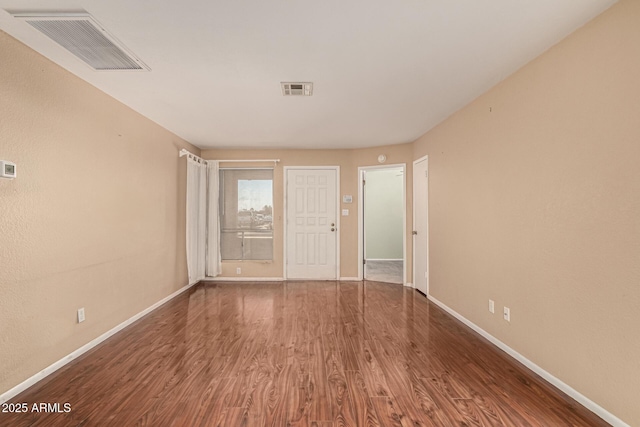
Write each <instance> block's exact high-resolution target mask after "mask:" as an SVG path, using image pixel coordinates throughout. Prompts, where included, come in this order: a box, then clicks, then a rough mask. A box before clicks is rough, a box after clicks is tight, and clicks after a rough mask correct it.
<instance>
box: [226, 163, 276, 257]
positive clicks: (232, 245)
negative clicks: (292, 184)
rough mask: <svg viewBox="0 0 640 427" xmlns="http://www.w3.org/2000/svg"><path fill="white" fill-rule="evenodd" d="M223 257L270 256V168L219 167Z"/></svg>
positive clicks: (271, 216)
mask: <svg viewBox="0 0 640 427" xmlns="http://www.w3.org/2000/svg"><path fill="white" fill-rule="evenodd" d="M220 225H221V245H220V251H221V255H222V259H223V260H271V259H273V170H272V169H221V170H220Z"/></svg>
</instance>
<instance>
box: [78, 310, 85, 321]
mask: <svg viewBox="0 0 640 427" xmlns="http://www.w3.org/2000/svg"><path fill="white" fill-rule="evenodd" d="M82 322H84V307H82V308H79V309H78V323H82Z"/></svg>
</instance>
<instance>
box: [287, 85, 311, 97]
mask: <svg viewBox="0 0 640 427" xmlns="http://www.w3.org/2000/svg"><path fill="white" fill-rule="evenodd" d="M280 86H282V95H284V96H311V95H313V83H311V82H281V83H280Z"/></svg>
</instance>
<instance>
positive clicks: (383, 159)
mask: <svg viewBox="0 0 640 427" xmlns="http://www.w3.org/2000/svg"><path fill="white" fill-rule="evenodd" d="M386 161H387V156H385V155H384V154H380V155H379V156H378V163H384V162H386Z"/></svg>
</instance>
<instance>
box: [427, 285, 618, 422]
mask: <svg viewBox="0 0 640 427" xmlns="http://www.w3.org/2000/svg"><path fill="white" fill-rule="evenodd" d="M427 298H429V300H430V301H432V302H433V303H434V304H436V305H437V306H438V307H440V308H442V309H443V310H444V311H446V312H447V313H449V314H450V315H452V316H453V317H455V318H456V319H458V320H459V321H461V322H462V323H464V324H465V325H467V326H468V327H470V328H471V329H473V330H474V331H476V332H477V333H478V334H480V335H482V336H483V337H484V338H486V339H487V340H489V341H490V342H491V343H492V344H493V345H495V346H496V347H498V348H499V349H500V350H502V351H504V352H505V353H507V354H508V355H509V356H511V357H513V358H514V359H516V360H517V361H518V362H520V363H522V364H523V365H524V366H526V367H527V368H529V369H531V370H532V371H533V372H535V373H536V374H538V375H540V376H541V377H542V378H544V379H545V381H547V382H548V383H550V384H551V385H553V386H555V387H556V388H558V389H560V390H561V391H562V392H564V393H565V394H567V395H568V396H569V397H571V398H573V399H575V400H576V401H577V402H578V403H580V404H581V405H582V406H584V407H585V408H587V409H588V410H590V411H591V412H593V413H594V414H596V415H597V416H599V417H600V418H602V419H603V420H605V421H606V422H608V423H609V424H611V425H612V426H614V427H630V426H629V424H627V423H625V422H624V421H622V420H621V419H620V418H618V417H616V416H615V415H613V414H612V413H611V412H609V411H607V410H606V409H604V408H603V407H602V406H600V405H598V404H597V403H595V402H594V401H592V400H591V399H589V398H588V397H586V396H584V395H583V394H581V393H580V392H578V391H577V390H576V389H574V388H573V387H571V386H570V385H568V384H567V383H565V382H563V381H562V380H560V379H559V378H557V377H555V376H553V375H552V374H550V373H549V372H547V371H545V370H544V369H543V368H541V367H540V366H538V365H536V364H535V363H533V362H532V361H531V360H529V359H527V358H526V357H524V356H523V355H522V354H520V353H518V352H517V351H515V350H514V349H512V348H511V347H509V346H508V345H506V344H505V343H503V342H502V341H500V340H499V339H497V338H496V337H494V336H493V335H491V334H489V333H488V332H487V331H485V330H484V329H482V328H481V327H479V326H478V325H476V324H475V323H473V322H471V321H470V320H468V319H467V318H465V317H464V316H462V315H461V314H459V313H458V312H456V311H455V310H453V309H452V308H450V307H448V306H447V305H445V304H444V303H442V302H440V301H438V300H437V299H436V298H434V297H433V296H431V295H427Z"/></svg>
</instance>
